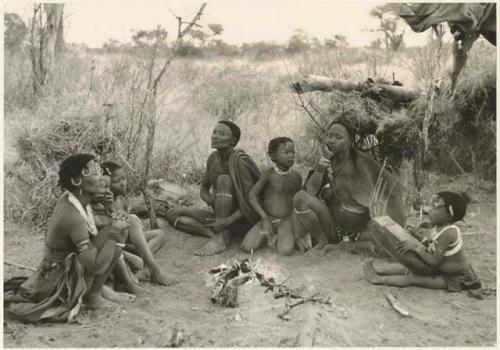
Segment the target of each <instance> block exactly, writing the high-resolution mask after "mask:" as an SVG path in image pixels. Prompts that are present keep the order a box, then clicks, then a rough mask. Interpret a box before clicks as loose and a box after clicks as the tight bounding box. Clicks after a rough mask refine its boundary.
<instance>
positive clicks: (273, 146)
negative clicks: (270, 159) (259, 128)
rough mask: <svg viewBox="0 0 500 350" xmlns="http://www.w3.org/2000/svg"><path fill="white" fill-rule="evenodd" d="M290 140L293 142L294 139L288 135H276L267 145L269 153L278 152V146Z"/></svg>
mask: <svg viewBox="0 0 500 350" xmlns="http://www.w3.org/2000/svg"><path fill="white" fill-rule="evenodd" d="M289 142H292V143H293V140H292V139H291V138H289V137H286V136H282V137H275V138H274V139H272V140H271V141H269V145H268V146H267V154H268V155H271V154H274V153H276V152H277V151H278V148H279V147H280V145H283V144H286V143H289Z"/></svg>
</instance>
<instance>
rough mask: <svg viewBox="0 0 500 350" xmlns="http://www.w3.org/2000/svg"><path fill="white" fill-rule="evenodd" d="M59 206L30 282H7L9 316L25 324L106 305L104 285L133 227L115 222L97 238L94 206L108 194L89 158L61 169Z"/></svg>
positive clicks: (66, 162) (66, 317) (85, 156)
mask: <svg viewBox="0 0 500 350" xmlns="http://www.w3.org/2000/svg"><path fill="white" fill-rule="evenodd" d="M59 185H60V186H61V187H62V188H63V189H64V190H66V192H65V193H64V194H63V195H62V196H61V197H60V198H59V200H58V201H57V204H56V207H55V208H54V213H53V214H52V216H51V218H50V220H49V223H48V228H47V232H46V234H45V252H44V257H43V260H42V262H41V264H40V266H39V267H38V269H37V270H36V272H35V273H34V274H33V275H32V276H31V277H29V278H14V279H11V280H9V281H7V282H5V283H4V292H5V294H4V310H5V317H12V318H15V319H18V320H21V321H24V322H38V321H42V320H44V321H72V320H73V319H74V317H75V316H76V315H77V313H78V312H79V310H80V307H81V304H82V300H83V303H84V304H85V305H86V306H87V307H88V308H93V309H95V308H101V307H104V306H105V305H106V303H107V302H106V301H105V299H103V297H102V295H101V293H102V286H103V284H104V282H105V281H106V280H107V278H108V276H109V274H110V273H111V271H112V270H113V268H114V266H115V264H116V262H117V261H118V258H119V256H120V255H121V253H122V247H123V246H124V244H123V242H124V241H125V240H126V238H127V234H128V231H127V230H126V228H127V227H128V223H127V222H126V221H125V220H120V219H122V218H118V219H115V220H114V221H113V223H112V225H110V226H109V228H108V229H107V230H105V231H102V232H100V233H99V235H98V234H97V229H96V227H95V223H94V219H93V215H92V211H91V209H90V205H89V204H90V202H91V201H92V199H93V198H94V197H96V196H102V195H103V193H104V183H103V178H102V169H101V167H100V166H99V164H98V163H97V162H96V161H95V159H94V157H93V156H92V155H90V154H76V155H72V156H70V157H68V158H66V159H65V160H64V161H63V162H62V163H61V165H60V169H59Z"/></svg>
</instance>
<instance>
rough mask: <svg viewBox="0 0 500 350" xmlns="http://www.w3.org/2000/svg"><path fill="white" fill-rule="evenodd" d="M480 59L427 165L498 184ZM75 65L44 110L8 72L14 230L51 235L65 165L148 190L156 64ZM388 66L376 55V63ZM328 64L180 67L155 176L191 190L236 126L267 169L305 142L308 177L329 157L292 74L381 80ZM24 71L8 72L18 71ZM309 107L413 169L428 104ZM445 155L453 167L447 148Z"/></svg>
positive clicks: (488, 75) (8, 209)
mask: <svg viewBox="0 0 500 350" xmlns="http://www.w3.org/2000/svg"><path fill="white" fill-rule="evenodd" d="M472 53H473V55H472V57H471V59H470V60H469V65H468V67H467V69H466V70H465V72H463V75H462V78H461V80H460V84H459V85H458V87H457V92H456V97H455V99H454V100H453V101H452V100H450V97H449V96H448V95H446V93H445V92H444V91H443V92H442V93H441V94H438V95H437V97H436V98H435V101H434V116H433V118H432V123H431V125H430V128H429V130H430V131H429V139H430V145H429V150H430V152H429V153H430V154H431V157H429V159H430V161H429V164H427V166H428V168H429V169H434V170H439V171H444V170H446V171H453V169H456V173H459V172H460V169H459V168H458V167H457V166H456V164H455V163H458V164H459V166H460V168H462V169H463V170H464V171H475V172H476V174H477V175H478V176H481V177H483V178H489V177H490V176H492V175H493V174H494V168H495V159H494V154H495V152H494V140H495V122H496V120H495V92H496V91H495V82H496V80H495V74H494V72H495V69H494V64H492V59H491V58H490V57H489V56H488V55H490V56H491V50H489V49H488V48H486V49H485V50H484V52H482V51H480V50H476V51H474V50H473V51H472ZM66 54H67V55H70V57H69V59H68V60H67V61H64V60H63V63H61V66H60V68H59V70H58V72H59V73H58V72H56V73H55V74H56V76H55V77H54V79H53V82H54V83H53V85H52V87H51V88H50V89H48V91H47V93H46V94H45V95H44V96H43V97H41V98H40V99H39V100H36V101H33V100H30V99H25V98H20V95H21V94H20V93H19V86H24V85H25V84H26V82H27V81H28V80H29V72H26V71H25V70H22V71H19V72H18V74H14V73H13V72H7V73H6V79H7V78H8V79H11V80H13V81H8V82H6V84H5V86H6V99H7V98H8V97H9V96H11V97H12V99H11V100H8V101H6V116H5V119H6V142H7V143H8V144H10V146H11V147H13V148H15V150H16V157H15V159H13V160H10V161H8V162H6V163H5V189H6V191H5V214H6V218H7V219H14V220H17V221H20V222H25V223H31V224H36V225H40V224H42V225H43V224H44V223H45V222H46V219H47V218H48V216H49V215H50V213H51V209H52V207H53V205H54V203H55V200H56V199H57V197H58V196H59V194H60V192H59V190H58V189H57V188H56V182H57V169H58V164H59V162H60V161H61V160H62V159H63V158H64V157H65V156H67V155H68V154H71V153H74V152H92V153H95V154H99V155H100V156H101V159H102V160H114V161H117V162H118V163H120V164H122V165H123V166H124V167H125V169H126V170H127V172H128V173H129V183H130V188H131V190H132V191H136V192H137V190H138V188H139V179H138V177H136V176H134V175H133V174H134V172H133V171H132V170H131V169H134V170H135V171H138V170H140V169H143V168H144V154H145V152H146V141H147V133H146V128H145V126H144V112H145V111H146V110H147V108H149V107H148V106H147V105H144V96H145V94H147V93H148V92H147V89H146V88H145V70H146V69H147V60H146V59H145V58H144V57H139V56H131V55H125V54H124V55H121V54H113V55H101V56H96V55H91V54H89V53H86V52H84V51H78V50H77V51H69V52H67V53H66ZM335 55H337V56H335ZM357 55H358V56H359V57H357V58H356V60H357V61H359V59H361V58H363V57H365V58H366V57H368V56H366V55H365V53H364V52H357ZM379 56H380V53H377V56H374V57H375V58H373V59H375V60H377V59H380V58H379ZM325 57H326V58H318V57H316V58H315V59H314V60H309V61H310V62H311V63H307V62H308V61H303V62H299V63H298V64H297V63H296V62H293V61H292V60H291V59H288V58H286V57H285V58H282V59H281V60H280V61H279V62H276V63H275V64H273V65H271V64H269V63H266V64H258V63H253V64H250V63H249V62H241V61H237V60H234V61H230V60H229V61H224V62H221V61H201V60H190V59H178V60H175V61H174V62H173V63H172V65H171V66H170V67H169V69H168V70H167V71H166V73H165V79H164V80H163V81H162V83H161V85H160V87H159V89H158V90H159V93H160V96H159V98H158V105H157V106H156V108H157V110H156V113H157V116H158V120H157V122H158V125H157V132H156V144H155V148H154V151H153V154H152V160H151V161H152V166H151V171H150V175H149V177H150V178H151V179H154V178H163V179H166V180H168V181H171V182H174V183H177V184H180V185H188V184H191V185H194V184H197V183H198V182H199V181H200V179H201V175H202V173H203V171H204V167H205V161H206V158H207V156H208V155H209V154H210V152H212V150H211V149H210V148H209V147H208V145H209V144H210V133H211V130H212V128H213V125H214V123H215V122H216V121H217V120H220V119H232V120H234V121H235V122H237V123H238V124H239V125H240V127H241V129H242V131H243V135H242V140H241V143H240V145H239V146H240V147H241V148H243V149H245V150H246V151H247V152H248V153H249V154H250V155H251V156H252V157H253V158H254V159H255V160H256V162H257V164H258V165H259V166H260V167H264V166H267V165H268V161H267V157H266V154H265V151H266V149H267V144H268V142H269V140H270V139H271V138H272V137H276V136H289V137H291V138H292V139H294V140H295V142H296V145H297V150H298V160H297V162H298V165H299V167H300V166H303V165H305V166H309V165H310V162H312V161H314V160H315V157H316V156H317V153H318V152H317V151H318V148H317V147H318V142H317V141H316V140H315V136H318V129H317V127H316V126H315V125H316V124H315V123H314V122H312V121H311V120H310V118H309V117H308V115H307V113H305V111H304V109H303V108H302V107H301V103H300V101H298V100H297V96H296V95H295V94H293V93H291V92H290V88H289V84H290V77H289V75H288V74H289V73H290V72H291V74H294V73H296V72H297V71H302V72H316V73H323V74H327V73H329V74H330V73H331V74H330V75H337V76H339V77H342V78H349V77H355V78H360V77H366V76H367V75H368V74H370V69H371V73H373V72H374V69H373V66H374V63H373V59H372V60H369V59H366V60H365V63H366V64H365V65H361V64H360V63H357V65H355V66H349V65H348V62H349V58H348V57H343V56H338V53H334V54H333V56H332V54H330V55H327V56H325ZM331 57H337V58H339V57H340V58H341V59H342V61H341V62H340V63H341V64H337V63H338V62H337V63H335V62H333V63H332V62H331ZM6 59H8V56H6ZM322 60H323V61H325V62H326V61H329V60H330V63H329V66H328V67H327V68H328V69H327V70H325V68H324V67H325V66H322V68H321V69H322V70H321V71H315V68H317V67H312V66H311V64H312V62H314V64H315V65H319V64H320V63H321V62H322ZM7 63H8V62H7ZM308 64H310V65H309V66H308ZM20 66H22V65H20V64H19V65H13V66H12V67H10V66H9V64H6V66H5V67H6V70H7V71H8V70H9V69H11V68H12V69H16V67H18V68H19V67H20ZM361 66H363V67H362V69H361V70H360V67H361ZM277 67H278V69H277ZM368 67H371V68H370V69H368ZM378 67H379V68H378V70H379V72H380V71H381V70H382V69H384V70H385V71H387V72H388V74H389V77H388V76H385V75H383V74H382V75H379V76H378V77H377V76H374V78H385V80H390V79H389V78H390V72H391V70H390V69H387V67H385V68H383V64H382V63H380V64H379V65H378ZM58 74H59V75H58ZM396 78H398V77H396ZM15 79H19V81H15ZM403 82H404V83H406V82H405V81H403ZM56 83H57V84H56ZM412 83H413V82H412ZM12 89H14V90H15V91H14V90H13V91H10V90H12ZM16 89H17V90H16ZM26 100H29V103H27V102H26ZM308 100H310V101H311V102H312V104H313V105H314V106H315V108H316V110H313V112H314V115H315V116H316V118H317V120H318V122H319V123H320V124H323V125H327V124H328V123H329V122H331V120H333V119H335V118H344V119H346V122H347V123H351V124H352V125H353V127H354V128H355V129H356V130H357V132H358V142H359V146H360V147H361V148H365V149H367V148H370V147H371V146H373V145H374V144H376V145H377V146H376V147H374V148H372V149H371V150H369V152H373V155H374V156H375V157H376V158H378V159H379V160H383V159H384V158H385V157H387V156H389V159H388V164H390V165H392V166H393V167H394V168H396V169H398V168H399V167H400V166H401V164H404V160H405V159H411V158H412V156H413V155H412V152H413V151H414V150H415V149H416V147H414V145H416V144H417V143H418V130H419V127H420V124H421V123H422V118H423V114H424V111H425V99H424V98H422V99H420V100H418V101H416V103H414V104H413V105H406V106H393V105H391V104H389V103H386V101H380V100H378V101H377V100H374V99H373V98H368V97H367V96H364V95H363V93H359V92H353V93H342V92H332V93H319V92H317V93H312V94H310V96H309V97H308ZM141 118H142V119H141ZM471 125H472V127H471ZM472 131H474V132H475V134H474V133H470V132H472ZM468 132H469V133H468ZM457 135H459V136H457ZM374 137H376V141H375V140H374ZM443 140H445V142H443ZM443 144H444V145H447V146H448V151H449V152H450V153H451V155H452V156H453V158H454V160H451V157H450V155H449V154H448V152H446V151H442V150H441V148H442V147H438V146H440V145H443ZM471 150H472V151H471ZM443 152H445V153H443ZM492 155H493V157H492ZM472 159H473V160H472ZM450 162H453V164H455V168H453V164H452V166H450V164H451V163H450Z"/></svg>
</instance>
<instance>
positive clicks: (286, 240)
mask: <svg viewBox="0 0 500 350" xmlns="http://www.w3.org/2000/svg"><path fill="white" fill-rule="evenodd" d="M268 155H269V158H270V160H271V162H272V163H273V166H272V167H271V168H268V169H266V170H265V171H264V172H263V173H262V176H261V177H260V179H259V181H258V182H257V183H256V184H255V185H254V187H253V188H252V190H251V191H250V193H249V196H248V199H249V201H250V204H251V205H252V207H253V208H254V209H255V211H256V212H257V213H258V214H259V215H260V217H261V218H262V220H261V221H260V222H258V223H257V224H256V225H255V226H254V227H253V228H252V229H251V230H250V231H249V232H248V234H247V235H246V236H245V239H244V240H243V242H242V243H241V249H242V250H243V251H245V252H251V250H252V249H253V250H256V249H258V248H260V247H261V246H262V244H263V243H264V242H265V241H266V240H267V242H268V244H270V245H274V243H275V242H277V249H278V254H280V255H290V254H292V253H293V248H294V245H295V237H294V225H293V220H292V219H293V218H292V213H293V196H294V195H295V194H296V193H297V192H298V191H300V189H301V187H302V177H301V176H300V175H299V174H298V173H297V172H295V171H293V170H292V165H293V163H294V162H295V146H294V143H293V141H292V140H291V139H289V138H288V137H277V138H274V139H272V140H271V141H270V142H269V146H268ZM259 195H260V198H261V200H262V202H261V203H260V202H259V199H258V196H259Z"/></svg>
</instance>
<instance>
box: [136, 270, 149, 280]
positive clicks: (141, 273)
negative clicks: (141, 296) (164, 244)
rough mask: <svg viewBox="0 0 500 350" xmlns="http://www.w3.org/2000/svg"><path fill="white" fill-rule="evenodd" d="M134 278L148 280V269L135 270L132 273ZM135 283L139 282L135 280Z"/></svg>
mask: <svg viewBox="0 0 500 350" xmlns="http://www.w3.org/2000/svg"><path fill="white" fill-rule="evenodd" d="M134 278H135V279H137V281H149V279H150V276H149V270H148V269H142V270H141V271H139V272H137V273H136V274H135V275H134ZM137 283H139V282H137Z"/></svg>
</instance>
